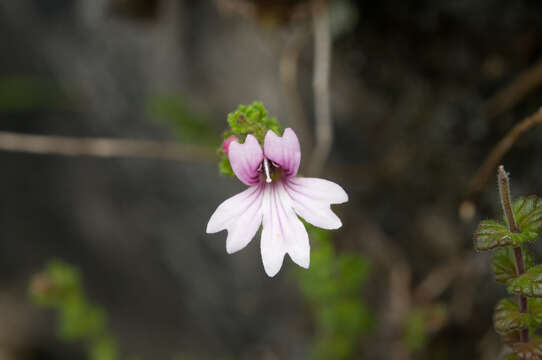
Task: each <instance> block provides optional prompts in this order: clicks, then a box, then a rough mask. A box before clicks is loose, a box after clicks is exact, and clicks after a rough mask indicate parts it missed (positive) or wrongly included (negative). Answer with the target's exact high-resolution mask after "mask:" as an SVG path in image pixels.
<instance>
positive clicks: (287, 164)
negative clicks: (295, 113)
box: [263, 128, 301, 178]
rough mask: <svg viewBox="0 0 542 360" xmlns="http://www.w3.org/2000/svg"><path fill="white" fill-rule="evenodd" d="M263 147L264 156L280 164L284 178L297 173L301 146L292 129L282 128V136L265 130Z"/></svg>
mask: <svg viewBox="0 0 542 360" xmlns="http://www.w3.org/2000/svg"><path fill="white" fill-rule="evenodd" d="M263 149H264V150H263V151H264V153H265V157H266V158H268V159H269V160H271V161H273V162H274V163H276V164H277V165H280V167H281V168H282V169H283V171H284V175H285V176H286V178H290V177H294V176H295V175H296V174H297V170H298V169H299V163H300V162H301V148H300V146H299V140H298V139H297V135H296V134H295V132H294V131H293V130H292V129H290V128H287V129H286V130H284V134H282V137H280V136H278V135H277V134H275V133H274V132H273V131H271V130H269V131H267V134H265V140H264V146H263Z"/></svg>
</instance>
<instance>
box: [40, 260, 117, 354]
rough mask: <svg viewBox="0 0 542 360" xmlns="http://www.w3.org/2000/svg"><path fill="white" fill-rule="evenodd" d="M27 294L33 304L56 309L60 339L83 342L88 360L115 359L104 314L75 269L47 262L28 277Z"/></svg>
mask: <svg viewBox="0 0 542 360" xmlns="http://www.w3.org/2000/svg"><path fill="white" fill-rule="evenodd" d="M30 295H31V296H32V299H33V300H34V303H35V304H36V305H38V306H41V307H46V308H53V309H55V310H57V311H58V315H59V316H58V320H59V321H58V333H59V336H60V338H61V339H63V340H65V341H68V342H74V341H81V342H84V343H85V345H86V348H87V353H88V359H89V360H116V359H117V358H118V356H117V341H116V339H115V338H114V337H113V335H112V334H111V332H110V331H109V329H108V328H107V315H106V313H105V311H104V310H103V309H102V308H101V307H99V306H96V305H94V304H92V303H91V302H90V300H89V299H88V298H87V296H86V294H85V291H84V289H83V285H82V281H81V276H80V274H79V271H78V270H77V268H75V267H74V266H72V265H69V264H66V263H64V262H62V261H59V260H54V261H51V262H50V263H49V264H48V265H47V267H46V268H45V270H44V271H43V272H41V273H39V274H37V275H35V276H34V278H33V279H32V282H31V284H30Z"/></svg>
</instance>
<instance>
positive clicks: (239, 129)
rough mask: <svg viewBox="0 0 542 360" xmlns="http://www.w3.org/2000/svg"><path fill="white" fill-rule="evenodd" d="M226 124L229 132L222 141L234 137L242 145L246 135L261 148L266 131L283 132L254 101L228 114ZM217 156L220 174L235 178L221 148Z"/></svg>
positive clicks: (260, 104)
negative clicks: (253, 138) (249, 135)
mask: <svg viewBox="0 0 542 360" xmlns="http://www.w3.org/2000/svg"><path fill="white" fill-rule="evenodd" d="M228 123H229V125H230V130H227V131H225V132H224V134H223V138H224V141H226V140H227V139H228V138H230V137H232V136H235V137H236V138H237V139H238V141H239V142H240V143H243V142H244V141H245V139H246V137H247V135H248V134H252V135H253V136H254V137H255V138H256V139H257V140H258V142H259V143H260V145H262V146H263V141H264V138H265V134H266V133H267V131H268V130H272V131H274V132H275V133H276V134H277V135H282V132H283V130H284V129H283V128H282V127H281V126H280V125H279V124H278V122H277V119H276V118H274V117H272V116H268V115H267V110H266V109H265V107H264V106H263V104H262V103H261V102H259V101H254V102H253V103H252V104H251V105H239V107H238V108H237V110H236V111H234V112H232V113H229V114H228ZM218 155H219V156H220V163H219V169H220V172H221V173H222V174H224V175H230V176H235V174H234V173H233V170H232V168H231V164H230V160H229V159H228V155H227V154H226V153H225V152H224V150H223V148H222V147H220V148H219V149H218Z"/></svg>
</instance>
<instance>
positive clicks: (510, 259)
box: [491, 246, 534, 284]
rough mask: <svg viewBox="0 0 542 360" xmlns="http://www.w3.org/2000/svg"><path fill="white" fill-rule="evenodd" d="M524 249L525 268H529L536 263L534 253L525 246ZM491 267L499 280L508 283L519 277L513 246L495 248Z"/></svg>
mask: <svg viewBox="0 0 542 360" xmlns="http://www.w3.org/2000/svg"><path fill="white" fill-rule="evenodd" d="M522 250H523V263H524V264H525V270H528V269H530V268H531V267H533V265H534V258H533V254H532V253H531V252H530V251H529V250H527V249H525V248H524V249H522ZM491 267H492V268H493V273H494V274H495V280H497V281H498V282H501V283H504V284H506V283H507V282H508V281H510V280H512V279H515V278H517V277H518V272H517V268H516V257H515V255H514V249H513V248H512V247H511V246H506V247H502V248H499V249H497V250H495V252H494V253H493V256H492V258H491Z"/></svg>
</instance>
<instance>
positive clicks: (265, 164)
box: [263, 158, 273, 183]
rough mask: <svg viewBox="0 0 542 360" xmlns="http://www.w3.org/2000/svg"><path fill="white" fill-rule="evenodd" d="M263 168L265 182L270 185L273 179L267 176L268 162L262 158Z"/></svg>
mask: <svg viewBox="0 0 542 360" xmlns="http://www.w3.org/2000/svg"><path fill="white" fill-rule="evenodd" d="M263 168H264V170H265V182H266V183H270V182H271V181H273V179H271V176H270V174H269V160H267V158H263Z"/></svg>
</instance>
